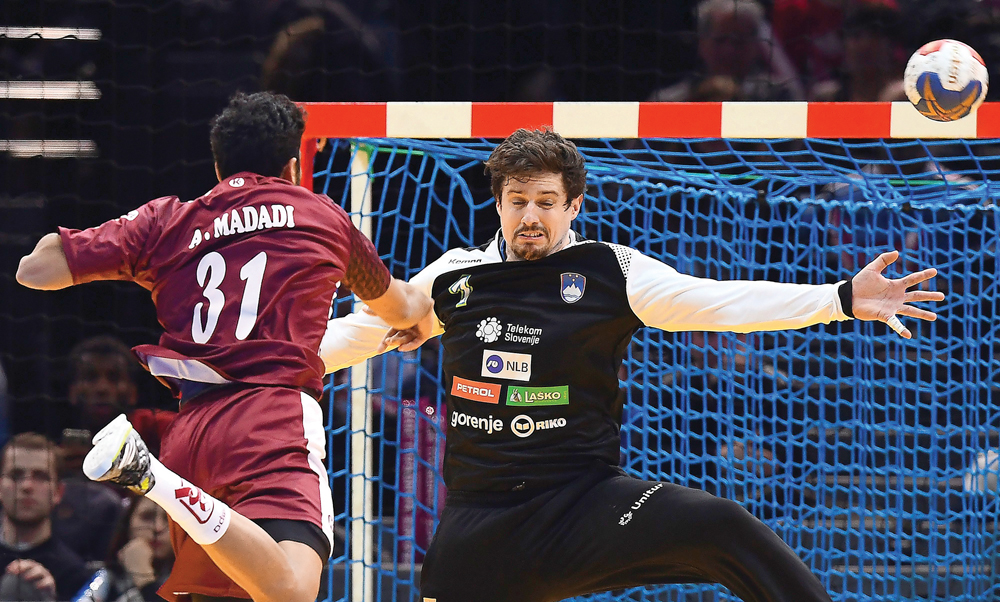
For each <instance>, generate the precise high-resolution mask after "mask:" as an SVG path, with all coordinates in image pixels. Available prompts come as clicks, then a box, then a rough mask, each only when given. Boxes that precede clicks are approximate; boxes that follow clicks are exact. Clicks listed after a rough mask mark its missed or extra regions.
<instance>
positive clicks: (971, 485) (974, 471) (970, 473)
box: [962, 449, 1000, 493]
mask: <svg viewBox="0 0 1000 602" xmlns="http://www.w3.org/2000/svg"><path fill="white" fill-rule="evenodd" d="M998 471H1000V454H998V453H997V452H995V451H994V450H992V449H991V450H989V451H987V452H979V453H978V454H976V461H975V462H973V463H972V466H969V468H968V469H967V470H966V471H965V476H964V477H963V478H962V485H964V486H965V491H966V493H985V492H992V493H996V492H997V473H998Z"/></svg>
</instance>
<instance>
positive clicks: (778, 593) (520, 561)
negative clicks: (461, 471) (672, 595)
mask: <svg viewBox="0 0 1000 602" xmlns="http://www.w3.org/2000/svg"><path fill="white" fill-rule="evenodd" d="M464 502H465V500H463V503H462V504H457V503H451V502H450V501H449V503H448V504H447V505H446V506H445V509H444V513H443V515H442V517H441V523H440V525H439V527H438V530H437V532H436V533H435V535H434V539H433V541H432V542H431V546H430V549H429V550H428V553H427V557H426V558H425V560H424V566H423V572H422V575H421V590H422V596H423V600H424V602H550V601H552V602H554V601H556V600H563V599H565V598H571V597H573V596H578V595H581V594H586V593H591V592H598V591H605V590H611V589H619V588H624V587H632V586H642V585H653V584H661V583H721V584H723V585H725V586H726V587H728V588H729V589H730V590H731V591H732V592H733V593H734V594H736V595H737V596H739V597H740V598H742V599H743V600H744V601H745V602H830V596H829V595H828V594H827V593H826V591H825V590H824V589H823V586H822V584H821V583H820V582H819V580H818V579H817V578H816V576H815V575H813V574H812V573H811V572H810V570H809V568H808V567H807V566H806V565H805V564H804V563H803V562H802V561H801V560H800V559H799V558H798V557H797V556H796V555H795V552H793V551H792V550H791V548H789V547H788V546H787V545H785V543H784V542H783V541H782V540H781V538H780V537H778V536H777V535H775V534H774V532H772V531H771V530H770V529H768V528H767V527H766V526H765V525H764V524H763V523H761V522H760V521H759V520H757V519H756V518H754V517H753V516H752V515H751V514H750V513H748V512H747V511H746V510H744V509H743V507H742V506H740V505H739V504H737V503H735V502H733V501H730V500H725V499H722V498H717V497H715V496H713V495H710V494H708V493H705V492H703V491H699V490H696V489H689V488H687V487H681V486H679V485H671V484H668V483H657V482H649V481H642V480H639V479H635V478H632V477H628V476H624V475H622V474H621V473H619V472H612V469H610V468H602V469H600V470H595V471H594V472H591V473H590V474H588V475H585V476H583V477H580V478H579V479H577V480H575V481H573V482H571V483H569V484H567V485H564V486H562V487H560V488H558V489H554V490H550V491H546V492H544V493H541V494H539V495H537V496H535V497H533V498H531V499H529V500H527V501H524V502H522V503H520V504H517V505H513V506H493V507H490V506H487V505H480V504H478V503H473V504H468V503H464Z"/></svg>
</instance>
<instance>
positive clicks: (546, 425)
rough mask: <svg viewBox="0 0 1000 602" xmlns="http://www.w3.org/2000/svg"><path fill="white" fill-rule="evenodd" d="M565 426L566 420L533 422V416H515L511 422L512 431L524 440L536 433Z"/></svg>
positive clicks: (554, 419) (555, 419) (552, 419)
mask: <svg viewBox="0 0 1000 602" xmlns="http://www.w3.org/2000/svg"><path fill="white" fill-rule="evenodd" d="M564 426H566V419H565V418H551V419H549V420H532V418H531V416H527V415H525V414H521V415H520V416H515V417H514V419H513V420H511V421H510V430H511V431H512V432H513V433H514V434H515V435H517V436H518V437H521V438H522V439H523V438H525V437H530V436H531V435H532V434H533V433H534V432H535V431H544V430H548V429H556V428H562V427H564Z"/></svg>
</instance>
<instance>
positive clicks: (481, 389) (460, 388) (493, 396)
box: [428, 376, 503, 407]
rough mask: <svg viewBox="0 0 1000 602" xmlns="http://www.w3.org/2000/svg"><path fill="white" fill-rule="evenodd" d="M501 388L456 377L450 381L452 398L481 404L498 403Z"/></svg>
mask: <svg viewBox="0 0 1000 602" xmlns="http://www.w3.org/2000/svg"><path fill="white" fill-rule="evenodd" d="M502 388H503V385H497V384H494V383H481V382H478V381H475V380H466V379H464V378H461V377H458V376H456V377H455V378H454V379H453V380H452V381H451V394H452V396H454V397H461V398H462V399H471V400H472V401H478V402H481V403H500V389H502ZM428 407H429V406H428Z"/></svg>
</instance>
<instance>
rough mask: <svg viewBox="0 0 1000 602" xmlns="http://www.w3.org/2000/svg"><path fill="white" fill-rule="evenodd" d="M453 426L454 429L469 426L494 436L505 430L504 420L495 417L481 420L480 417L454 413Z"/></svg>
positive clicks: (452, 415) (452, 414) (452, 416)
mask: <svg viewBox="0 0 1000 602" xmlns="http://www.w3.org/2000/svg"><path fill="white" fill-rule="evenodd" d="M451 426H452V427H453V428H454V427H456V426H467V427H469V428H474V429H477V430H480V431H484V432H485V433H486V434H487V435H492V434H493V433H499V432H500V431H502V430H503V420H500V419H499V418H494V417H493V416H490V417H488V418H480V417H479V416H470V415H468V414H463V413H462V412H452V413H451Z"/></svg>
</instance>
